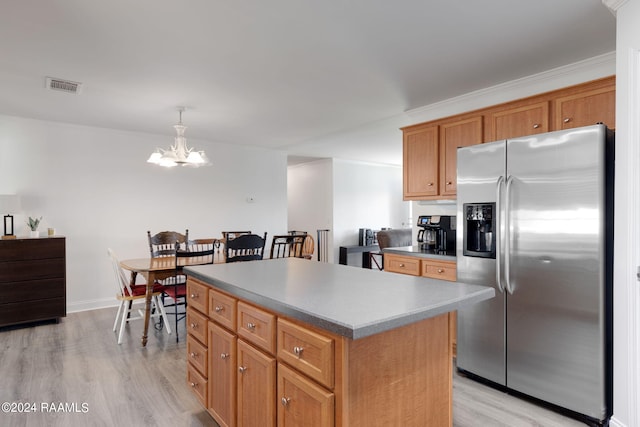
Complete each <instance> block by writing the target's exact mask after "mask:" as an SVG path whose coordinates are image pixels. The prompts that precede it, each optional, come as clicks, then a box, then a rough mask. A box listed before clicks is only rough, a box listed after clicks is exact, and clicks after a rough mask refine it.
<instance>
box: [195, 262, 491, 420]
mask: <svg viewBox="0 0 640 427" xmlns="http://www.w3.org/2000/svg"><path fill="white" fill-rule="evenodd" d="M185 272H186V274H187V275H188V281H187V288H188V289H189V291H188V292H187V299H188V301H189V302H188V308H187V324H188V325H190V327H189V328H188V333H189V336H188V338H187V348H188V350H187V372H188V374H187V377H188V380H187V381H188V382H189V383H190V384H191V386H192V389H193V390H194V393H195V394H196V396H198V398H199V399H200V401H201V402H202V403H203V405H205V407H206V408H207V410H208V412H209V413H210V414H211V415H212V416H213V417H214V418H215V419H216V421H217V422H218V424H220V425H236V424H238V425H239V424H241V423H240V420H243V423H245V424H248V425H263V426H267V427H275V426H276V425H305V426H309V427H341V426H373V425H380V426H383V425H384V426H387V425H391V426H403V427H423V426H425V425H428V426H437V427H440V426H445V427H446V426H449V427H450V426H451V425H452V422H453V421H452V420H453V416H452V407H453V406H452V402H453V386H452V369H453V368H452V366H453V364H452V363H451V360H452V357H453V354H452V352H451V348H450V346H449V340H450V333H449V323H448V312H450V311H451V310H456V309H458V308H460V307H462V306H464V305H467V304H473V303H476V302H479V301H483V300H486V299H489V298H492V297H493V296H494V290H493V289H492V288H489V287H484V286H476V285H467V284H462V283H455V282H446V281H442V280H436V279H428V278H424V277H412V276H405V275H400V274H393V273H388V272H384V271H374V270H366V269H360V268H354V267H349V266H344V265H339V264H338V265H336V264H326V263H320V262H314V261H309V260H304V259H298V258H284V259H274V260H264V261H250V262H238V263H231V264H211V265H204V266H197V267H188V268H185ZM207 287H209V288H210V289H208V290H207ZM202 355H204V358H203V357H202ZM372 373H375V374H374V375H372ZM229 396H231V398H229ZM236 398H237V401H236ZM236 418H237V420H238V421H237V422H236Z"/></svg>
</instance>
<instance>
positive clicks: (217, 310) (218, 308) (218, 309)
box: [214, 305, 224, 313]
mask: <svg viewBox="0 0 640 427" xmlns="http://www.w3.org/2000/svg"><path fill="white" fill-rule="evenodd" d="M214 310H215V311H216V313H220V312H221V311H222V310H224V307H222V306H219V305H216V308H214Z"/></svg>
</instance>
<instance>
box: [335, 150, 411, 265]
mask: <svg viewBox="0 0 640 427" xmlns="http://www.w3.org/2000/svg"><path fill="white" fill-rule="evenodd" d="M409 212H410V203H409V202H404V201H403V200H402V168H401V167H397V166H385V165H374V164H368V163H360V162H353V161H348V160H339V159H336V160H334V164H333V244H334V248H338V247H339V246H349V245H357V244H358V231H359V229H360V228H370V229H373V230H380V229H381V228H382V227H391V228H403V227H408V226H409V224H408V222H409V216H410V213H409ZM338 255H339V252H338V251H337V250H335V253H334V262H335V263H337V262H338ZM356 258H357V257H356ZM350 264H351V262H350ZM356 265H359V264H358V263H356Z"/></svg>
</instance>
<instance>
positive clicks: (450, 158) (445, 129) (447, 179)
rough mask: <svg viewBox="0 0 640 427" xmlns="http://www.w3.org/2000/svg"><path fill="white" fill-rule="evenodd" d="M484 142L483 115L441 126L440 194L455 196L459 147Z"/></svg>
mask: <svg viewBox="0 0 640 427" xmlns="http://www.w3.org/2000/svg"><path fill="white" fill-rule="evenodd" d="M481 143H482V116H477V117H472V118H470V119H465V120H460V121H456V122H452V123H446V124H443V125H441V126H440V195H441V196H455V195H456V190H457V181H456V179H457V173H458V171H457V161H456V158H457V152H458V148H459V147H467V146H469V145H475V144H481Z"/></svg>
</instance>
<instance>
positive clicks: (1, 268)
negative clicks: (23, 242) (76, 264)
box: [0, 258, 65, 283]
mask: <svg viewBox="0 0 640 427" xmlns="http://www.w3.org/2000/svg"><path fill="white" fill-rule="evenodd" d="M64 277H65V260H64V258H50V259H40V260H27V261H9V262H0V283H2V282H20V281H24V280H37V279H50V278H64Z"/></svg>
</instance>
